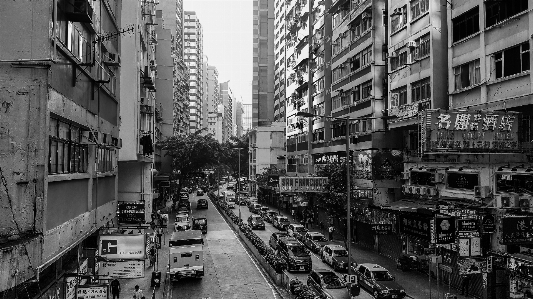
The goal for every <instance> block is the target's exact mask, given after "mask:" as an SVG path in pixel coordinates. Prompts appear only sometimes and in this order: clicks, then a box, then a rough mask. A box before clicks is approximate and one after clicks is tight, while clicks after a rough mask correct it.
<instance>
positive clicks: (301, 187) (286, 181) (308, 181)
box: [279, 177, 328, 192]
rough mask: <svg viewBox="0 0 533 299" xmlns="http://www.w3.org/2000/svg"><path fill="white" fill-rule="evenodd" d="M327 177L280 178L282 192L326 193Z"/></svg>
mask: <svg viewBox="0 0 533 299" xmlns="http://www.w3.org/2000/svg"><path fill="white" fill-rule="evenodd" d="M327 183H328V178H327V177H280V178H279V191H280V192H324V191H325V186H326V184H327Z"/></svg>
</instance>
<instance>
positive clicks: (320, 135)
mask: <svg viewBox="0 0 533 299" xmlns="http://www.w3.org/2000/svg"><path fill="white" fill-rule="evenodd" d="M322 140H324V128H320V129H316V130H315V131H314V132H313V141H322Z"/></svg>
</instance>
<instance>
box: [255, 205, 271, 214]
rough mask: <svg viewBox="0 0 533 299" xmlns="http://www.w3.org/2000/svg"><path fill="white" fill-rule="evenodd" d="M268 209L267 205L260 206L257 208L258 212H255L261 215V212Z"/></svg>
mask: <svg viewBox="0 0 533 299" xmlns="http://www.w3.org/2000/svg"><path fill="white" fill-rule="evenodd" d="M268 210H270V208H269V207H267V206H261V208H259V212H258V213H257V214H259V215H261V216H263V213H266V211H268Z"/></svg>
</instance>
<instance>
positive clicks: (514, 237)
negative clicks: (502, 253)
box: [502, 216, 533, 245]
mask: <svg viewBox="0 0 533 299" xmlns="http://www.w3.org/2000/svg"><path fill="white" fill-rule="evenodd" d="M502 230H503V233H502V244H505V245H509V244H533V217H531V216H519V217H504V218H502Z"/></svg>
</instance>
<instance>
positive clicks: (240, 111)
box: [235, 101, 244, 138]
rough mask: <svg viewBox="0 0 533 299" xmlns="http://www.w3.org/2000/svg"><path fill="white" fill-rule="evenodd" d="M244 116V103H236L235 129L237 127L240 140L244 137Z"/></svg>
mask: <svg viewBox="0 0 533 299" xmlns="http://www.w3.org/2000/svg"><path fill="white" fill-rule="evenodd" d="M243 114H244V109H243V107H242V102H239V101H237V102H236V103H235V127H236V135H235V136H237V137H238V138H240V137H241V136H242V135H243V132H244V131H243V127H242V123H243Z"/></svg>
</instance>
